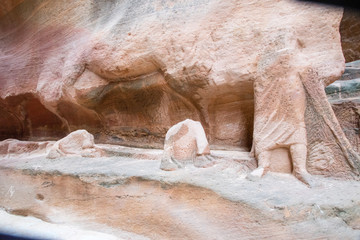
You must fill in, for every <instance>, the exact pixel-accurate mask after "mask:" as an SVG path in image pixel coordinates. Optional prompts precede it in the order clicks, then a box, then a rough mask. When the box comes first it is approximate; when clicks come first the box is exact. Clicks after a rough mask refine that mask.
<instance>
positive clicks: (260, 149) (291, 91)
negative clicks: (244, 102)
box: [250, 40, 310, 184]
mask: <svg viewBox="0 0 360 240" xmlns="http://www.w3.org/2000/svg"><path fill="white" fill-rule="evenodd" d="M288 41H291V40H288ZM286 45H288V46H289V45H290V46H291V43H286ZM294 51H296V48H295V47H294V49H291V50H290V49H288V50H283V51H282V52H278V53H277V54H274V55H271V56H265V57H264V59H262V60H261V61H260V63H259V65H258V78H257V79H256V80H255V83H254V84H255V86H254V90H255V119H254V133H256V134H254V139H253V154H254V155H255V157H256V159H257V160H258V168H257V169H256V170H254V171H253V172H252V173H251V174H250V176H252V177H260V176H263V175H264V174H266V172H268V171H269V169H270V165H271V161H278V159H272V158H271V155H272V151H273V150H275V149H277V148H283V149H285V150H286V151H289V152H290V158H291V159H290V160H291V165H292V169H293V174H294V175H295V176H296V177H297V178H298V179H299V180H301V181H303V182H304V183H306V184H308V181H309V178H310V174H309V173H308V171H307V169H306V159H307V136H306V126H305V108H306V94H305V89H304V87H303V84H302V81H301V78H300V75H299V74H298V71H299V69H293V68H292V65H293V64H292V63H291V61H293V59H294V56H292V54H294ZM269 109H272V111H269Z"/></svg>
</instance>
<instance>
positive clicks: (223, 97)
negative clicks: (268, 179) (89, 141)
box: [0, 0, 359, 178]
mask: <svg viewBox="0 0 360 240" xmlns="http://www.w3.org/2000/svg"><path fill="white" fill-rule="evenodd" d="M45 6H46V7H45ZM5 11H8V12H7V13H6V14H3V15H2V17H1V19H0V29H1V30H0V31H1V36H2V37H1V39H0V41H1V42H0V43H1V45H0V46H1V49H0V54H1V56H0V57H1V59H2V61H1V64H0V72H1V76H0V86H1V88H0V96H1V99H0V106H1V109H0V111H1V115H0V134H1V135H2V138H3V139H5V138H8V137H16V138H21V139H30V140H31V139H39V138H41V137H44V136H46V137H47V138H50V137H59V136H64V135H66V134H68V133H69V132H71V131H74V130H76V129H87V130H88V131H89V132H91V133H93V134H94V135H95V136H96V138H97V139H98V140H99V141H101V142H108V143H119V144H124V145H136V146H142V147H161V146H162V142H163V139H164V136H165V133H166V130H167V129H169V128H170V127H171V126H173V125H174V124H175V123H177V122H179V121H181V120H182V119H186V118H189V119H194V120H195V121H199V122H201V124H202V125H203V126H204V129H205V132H206V133H207V135H208V136H209V142H210V144H212V145H214V146H219V147H221V148H222V149H228V148H230V147H234V146H237V147H241V148H242V149H244V150H249V149H250V148H251V147H252V149H253V153H254V154H255V156H256V157H257V158H258V160H259V162H260V166H261V165H265V166H267V165H268V163H269V162H270V170H272V169H275V168H276V167H274V164H272V163H273V162H275V161H277V160H278V159H288V161H287V162H288V163H287V164H288V165H290V167H287V168H286V169H293V170H294V171H295V173H296V174H298V173H299V174H298V175H303V174H300V170H299V169H303V170H301V172H302V173H305V170H304V169H305V167H304V166H305V160H304V159H305V157H306V158H307V161H306V169H307V171H308V172H309V173H311V174H322V175H325V176H338V177H343V178H357V175H358V168H359V166H358V162H359V157H358V156H357V155H356V153H355V152H354V151H353V150H352V147H351V145H350V144H349V141H348V140H347V139H346V137H345V135H344V134H343V132H342V130H341V128H340V126H339V123H338V121H337V120H336V117H335V115H334V113H333V111H332V109H331V106H330V105H329V103H328V102H327V100H326V95H325V92H324V87H325V86H326V85H328V84H330V83H331V82H333V81H335V80H336V79H338V78H339V77H340V76H341V74H342V72H343V70H344V56H343V53H342V49H341V41H340V40H341V39H340V35H339V25H340V21H341V17H342V9H340V8H333V7H326V6H323V5H314V4H309V3H300V2H296V1H293V0H281V1H276V2H274V1H270V0H267V1H252V2H244V1H220V2H219V1H213V0H201V1H192V2H186V1H185V2H183V1H178V2H174V3H173V4H168V3H163V2H162V1H158V0H154V1H145V0H144V1H137V2H133V1H123V2H117V1H111V2H109V3H107V4H104V3H102V2H97V1H95V2H94V1H90V0H88V1H82V2H81V3H79V2H71V3H68V2H66V4H65V2H63V1H48V2H42V1H37V2H32V1H23V2H21V3H19V4H18V5H16V7H15V6H14V7H13V8H11V7H10V8H9V10H6V9H5ZM55 15H56V16H58V17H57V18H54V17H53V16H55ZM104 16H106V17H104ZM14 39H16V41H14ZM35 109H41V111H36V110H35ZM304 112H305V113H304ZM305 129H306V131H305ZM314 146H316V147H314ZM327 148H330V149H332V151H333V152H334V156H335V158H334V161H332V160H331V159H330V160H331V161H330V160H329V159H328V158H327V156H326V155H321V154H318V153H319V152H316V151H320V150H319V149H327ZM273 151H275V153H274V154H273ZM313 151H315V152H313ZM321 151H323V150H321ZM311 156H321V157H320V158H319V157H316V159H317V160H315V159H314V158H311ZM261 159H266V160H261ZM295 159H296V160H295ZM317 161H321V162H322V161H328V162H329V164H328V165H327V166H328V167H327V168H326V169H323V170H321V171H319V169H318V168H317V167H316V166H317V165H319V164H317V163H316V162H317ZM263 162H265V163H264V164H263ZM295 162H296V163H300V162H301V164H300V165H296V164H295ZM330 162H331V164H330ZM292 163H293V164H295V165H296V166H295V165H294V166H291V164H292ZM320 165H321V164H320ZM280 171H281V169H280ZM265 172H266V171H265ZM300 178H301V177H300Z"/></svg>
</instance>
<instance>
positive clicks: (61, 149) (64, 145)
mask: <svg viewBox="0 0 360 240" xmlns="http://www.w3.org/2000/svg"><path fill="white" fill-rule="evenodd" d="M103 154H104V152H103V151H102V150H101V149H99V148H98V147H97V146H95V144H94V136H93V135H92V134H90V133H88V132H87V131H86V130H77V131H75V132H72V133H70V134H69V135H67V136H66V137H64V138H62V139H60V140H59V141H57V142H56V143H55V144H54V145H53V146H52V147H51V148H50V149H49V152H48V153H47V156H46V157H47V158H50V159H54V158H59V157H63V156H69V155H80V156H84V157H85V156H86V157H100V156H102V155H103Z"/></svg>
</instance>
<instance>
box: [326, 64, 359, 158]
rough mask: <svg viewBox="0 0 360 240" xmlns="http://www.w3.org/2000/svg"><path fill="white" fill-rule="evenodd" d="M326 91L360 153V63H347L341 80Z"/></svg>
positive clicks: (338, 117) (342, 124)
mask: <svg viewBox="0 0 360 240" xmlns="http://www.w3.org/2000/svg"><path fill="white" fill-rule="evenodd" d="M325 90H326V93H327V96H328V99H329V101H330V103H331V105H332V108H333V110H334V112H335V115H336V117H337V119H338V120H339V122H340V125H341V127H342V129H343V131H344V133H345V135H346V137H347V138H348V139H349V141H350V143H351V145H352V146H354V149H355V150H357V152H358V153H360V132H359V129H360V61H355V62H350V63H346V68H345V72H344V74H343V76H342V77H341V80H339V81H336V82H334V83H333V84H331V85H329V86H328V87H326V89H325Z"/></svg>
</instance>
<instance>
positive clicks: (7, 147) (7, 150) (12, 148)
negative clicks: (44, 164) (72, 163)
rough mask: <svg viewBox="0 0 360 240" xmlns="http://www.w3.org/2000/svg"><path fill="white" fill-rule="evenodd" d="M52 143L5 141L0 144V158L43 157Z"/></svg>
mask: <svg viewBox="0 0 360 240" xmlns="http://www.w3.org/2000/svg"><path fill="white" fill-rule="evenodd" d="M53 144H54V142H49V141H45V142H32V141H19V140H16V139H7V140H4V141H1V142H0V157H2V158H4V157H12V156H17V157H22V158H24V157H33V156H36V155H44V154H46V152H47V150H48V149H49V148H50V147H52V146H53Z"/></svg>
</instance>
